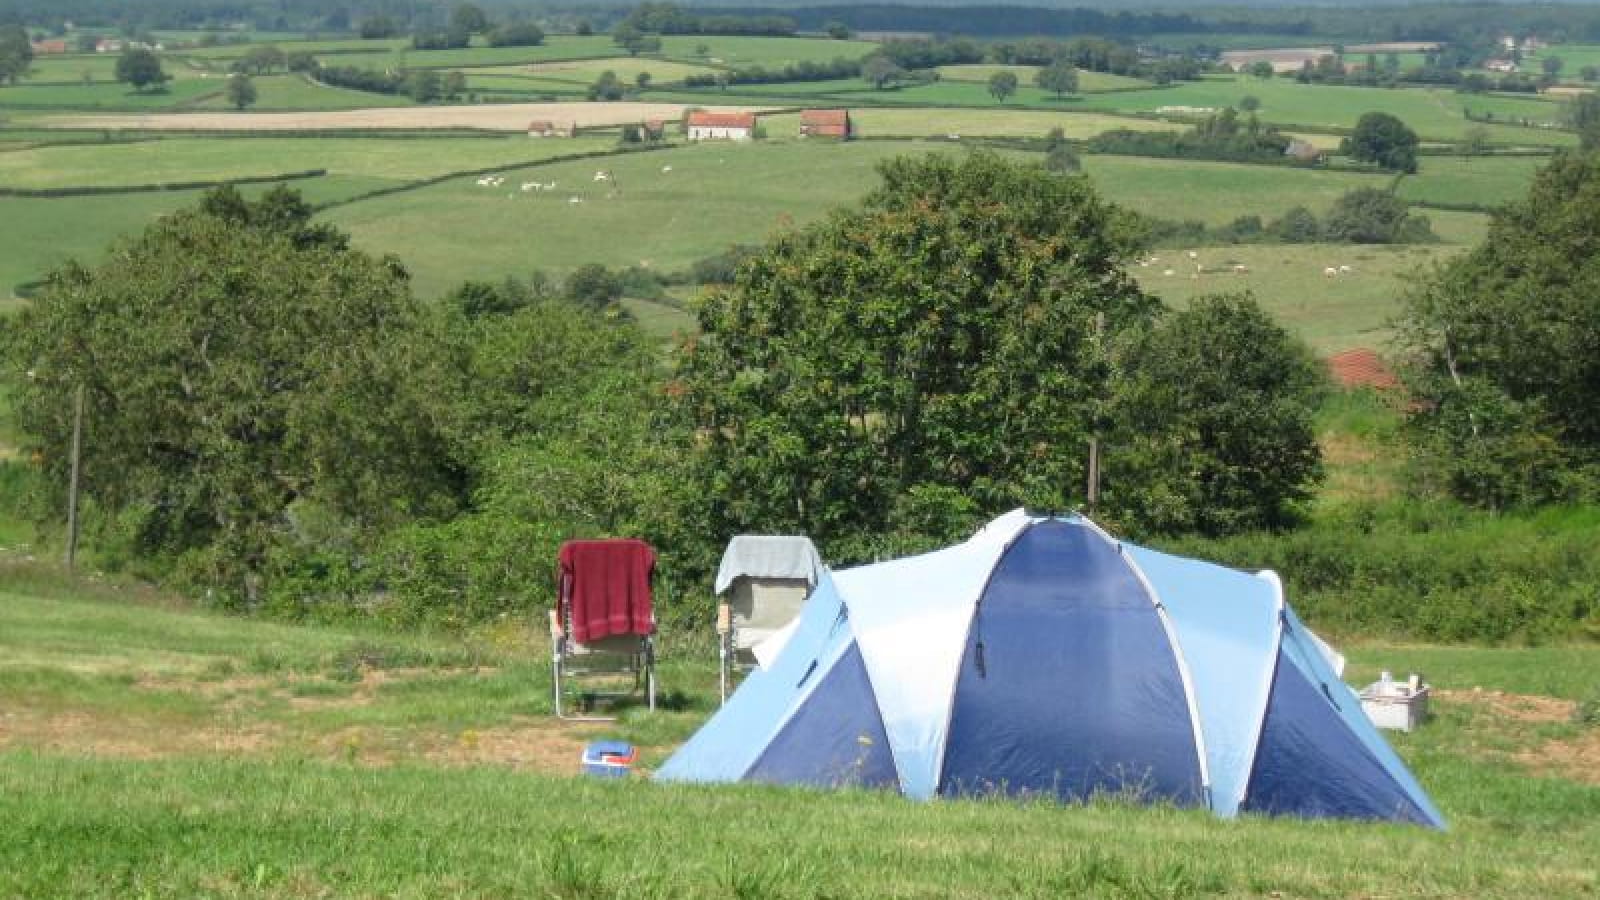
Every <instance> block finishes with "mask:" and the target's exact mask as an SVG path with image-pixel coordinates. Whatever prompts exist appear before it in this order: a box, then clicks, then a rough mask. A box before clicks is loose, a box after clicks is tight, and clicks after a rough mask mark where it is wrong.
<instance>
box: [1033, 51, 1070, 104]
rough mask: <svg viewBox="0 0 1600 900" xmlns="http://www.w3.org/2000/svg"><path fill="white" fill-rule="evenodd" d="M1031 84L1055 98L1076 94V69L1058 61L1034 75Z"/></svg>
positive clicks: (1064, 61) (1063, 61)
mask: <svg viewBox="0 0 1600 900" xmlns="http://www.w3.org/2000/svg"><path fill="white" fill-rule="evenodd" d="M1033 83H1034V84H1035V85H1036V86H1037V87H1039V88H1040V89H1041V90H1046V91H1049V92H1051V93H1053V94H1055V95H1056V96H1057V97H1061V96H1065V95H1067V94H1072V93H1076V92H1077V90H1078V69H1077V67H1076V66H1074V65H1072V63H1069V62H1067V61H1066V60H1064V59H1058V60H1056V61H1055V62H1053V63H1051V64H1050V65H1048V66H1045V67H1044V68H1042V69H1040V70H1039V71H1038V72H1037V73H1035V74H1034V76H1033Z"/></svg>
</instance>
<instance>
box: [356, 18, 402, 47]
mask: <svg viewBox="0 0 1600 900" xmlns="http://www.w3.org/2000/svg"><path fill="white" fill-rule="evenodd" d="M357 33H358V34H360V35H361V37H362V39H363V40H369V41H373V40H381V39H383V38H392V37H397V36H399V34H400V26H399V25H398V24H396V23H395V20H394V19H392V18H390V17H388V16H372V17H370V18H367V19H363V20H362V22H361V28H360V29H359V31H358V32H357Z"/></svg>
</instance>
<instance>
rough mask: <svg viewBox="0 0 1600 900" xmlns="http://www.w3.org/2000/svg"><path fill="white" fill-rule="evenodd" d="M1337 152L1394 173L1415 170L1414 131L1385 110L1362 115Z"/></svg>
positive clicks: (1415, 142)
mask: <svg viewBox="0 0 1600 900" xmlns="http://www.w3.org/2000/svg"><path fill="white" fill-rule="evenodd" d="M1339 152H1341V153H1343V154H1345V155H1346V156H1349V157H1350V158H1351V159H1358V160H1361V161H1362V162H1370V163H1374V164H1376V165H1380V166H1382V167H1384V168H1385V169H1393V170H1395V171H1397V172H1415V171H1417V133H1416V132H1415V131H1412V130H1411V129H1410V128H1408V127H1406V123H1404V122H1402V121H1400V120H1399V119H1398V118H1396V117H1395V116H1392V115H1390V114H1389V113H1384V112H1369V113H1364V114H1362V116H1361V118H1360V119H1357V120H1356V127H1355V130H1354V131H1352V132H1351V133H1350V136H1349V137H1347V138H1345V139H1344V141H1343V142H1341V144H1340V147H1339Z"/></svg>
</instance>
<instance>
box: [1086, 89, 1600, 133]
mask: <svg viewBox="0 0 1600 900" xmlns="http://www.w3.org/2000/svg"><path fill="white" fill-rule="evenodd" d="M1246 95H1250V96H1254V97H1256V98H1258V99H1259V100H1260V101H1261V110H1260V112H1259V113H1258V115H1259V116H1260V117H1261V119H1262V121H1265V122H1274V123H1278V124H1289V125H1310V126H1318V127H1327V128H1353V127H1354V126H1355V124H1356V120H1358V119H1359V118H1361V115H1362V114H1363V113H1367V112H1373V111H1379V112H1387V113H1391V114H1393V115H1395V116H1398V117H1399V118H1400V119H1401V120H1402V121H1404V122H1405V123H1406V124H1407V125H1409V126H1410V127H1411V128H1412V129H1413V130H1415V131H1416V132H1417V133H1418V134H1419V135H1421V136H1422V137H1424V138H1429V139H1435V140H1447V141H1448V140H1459V139H1461V138H1462V137H1464V136H1465V134H1466V131H1467V129H1468V128H1470V127H1472V126H1473V125H1474V124H1475V123H1473V122H1470V121H1468V120H1467V118H1466V117H1465V115H1463V111H1464V110H1469V109H1470V110H1472V112H1473V113H1475V114H1479V115H1482V114H1487V113H1494V115H1495V116H1496V118H1497V119H1501V120H1520V119H1523V118H1527V119H1529V120H1530V121H1533V122H1557V121H1559V120H1560V118H1561V106H1560V105H1559V104H1557V103H1553V102H1550V101H1546V100H1539V99H1523V98H1517V97H1506V96H1501V95H1472V94H1458V93H1456V92H1454V91H1451V90H1435V89H1424V88H1396V89H1392V90H1390V89H1384V88H1367V87H1346V86H1340V85H1308V84H1300V83H1298V82H1296V81H1294V80H1293V79H1290V78H1274V79H1270V80H1265V81H1263V80H1260V79H1256V78H1250V77H1244V76H1210V77H1207V78H1206V79H1204V80H1203V81H1197V82H1183V83H1180V84H1174V85H1172V86H1170V87H1166V88H1159V89H1152V90H1149V91H1124V92H1118V93H1114V94H1100V95H1088V96H1085V97H1084V98H1082V100H1081V102H1080V105H1081V106H1083V107H1084V108H1088V109H1098V110H1105V111H1117V112H1147V113H1153V112H1156V111H1157V110H1159V109H1160V108H1161V107H1164V106H1191V107H1216V108H1220V107H1223V106H1230V105H1232V106H1237V105H1238V103H1239V99H1240V98H1241V97H1244V96H1246ZM1485 127H1487V128H1488V129H1489V131H1490V134H1491V137H1492V139H1493V140H1496V141H1504V142H1515V143H1522V144H1540V145H1551V146H1573V145H1576V143H1577V136H1576V135H1573V134H1569V133H1566V132H1559V131H1554V130H1551V129H1544V128H1524V127H1521V126H1511V125H1505V124H1496V123H1490V124H1487V125H1486V126H1485Z"/></svg>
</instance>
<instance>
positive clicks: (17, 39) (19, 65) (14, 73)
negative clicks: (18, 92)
mask: <svg viewBox="0 0 1600 900" xmlns="http://www.w3.org/2000/svg"><path fill="white" fill-rule="evenodd" d="M32 62H33V42H32V41H30V40H28V32H27V30H26V29H24V28H23V27H22V26H21V25H0V84H4V83H10V84H16V83H17V79H19V78H21V77H22V76H24V75H26V74H28V66H29V65H30V64H31V63H32Z"/></svg>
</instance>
